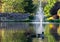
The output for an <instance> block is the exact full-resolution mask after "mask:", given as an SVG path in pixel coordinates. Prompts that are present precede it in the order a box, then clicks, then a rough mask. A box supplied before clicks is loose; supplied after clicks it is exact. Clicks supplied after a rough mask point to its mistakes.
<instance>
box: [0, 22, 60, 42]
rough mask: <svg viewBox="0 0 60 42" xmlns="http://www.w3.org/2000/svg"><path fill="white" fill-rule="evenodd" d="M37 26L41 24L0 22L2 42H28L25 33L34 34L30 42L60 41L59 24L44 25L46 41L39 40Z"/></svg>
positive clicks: (0, 39) (0, 40) (0, 38)
mask: <svg viewBox="0 0 60 42" xmlns="http://www.w3.org/2000/svg"><path fill="white" fill-rule="evenodd" d="M36 25H37V26H38V27H39V26H40V23H31V22H0V42H27V38H26V37H27V36H25V33H31V34H33V36H34V37H32V38H31V37H30V38H29V40H30V42H44V41H46V42H58V41H57V40H59V41H60V38H59V37H60V24H59V23H45V24H43V28H44V39H39V38H38V37H37V36H36V30H37V29H38V28H35V27H36ZM53 28H54V29H53ZM51 31H52V32H51ZM54 32H55V33H54ZM54 34H56V35H54ZM57 35H59V36H57ZM56 36H57V39H56ZM58 38H59V39H58Z"/></svg>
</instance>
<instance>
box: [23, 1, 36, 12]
mask: <svg viewBox="0 0 60 42" xmlns="http://www.w3.org/2000/svg"><path fill="white" fill-rule="evenodd" d="M24 4H25V6H24V10H25V12H27V13H33V12H34V11H35V9H36V6H35V5H34V4H33V1H32V0H24Z"/></svg>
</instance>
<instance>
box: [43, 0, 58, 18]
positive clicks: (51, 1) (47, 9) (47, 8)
mask: <svg viewBox="0 0 60 42" xmlns="http://www.w3.org/2000/svg"><path fill="white" fill-rule="evenodd" d="M56 1H57V0H47V4H46V6H45V7H44V12H45V16H46V17H47V16H50V9H51V8H52V7H53V6H54V3H56Z"/></svg>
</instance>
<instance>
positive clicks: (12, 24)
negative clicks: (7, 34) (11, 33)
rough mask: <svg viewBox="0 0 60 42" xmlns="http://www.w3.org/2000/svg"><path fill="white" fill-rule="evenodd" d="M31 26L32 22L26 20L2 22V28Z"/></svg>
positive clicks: (25, 27) (0, 23)
mask: <svg viewBox="0 0 60 42" xmlns="http://www.w3.org/2000/svg"><path fill="white" fill-rule="evenodd" d="M29 27H31V25H30V23H26V22H0V29H14V30H15V29H27V28H29Z"/></svg>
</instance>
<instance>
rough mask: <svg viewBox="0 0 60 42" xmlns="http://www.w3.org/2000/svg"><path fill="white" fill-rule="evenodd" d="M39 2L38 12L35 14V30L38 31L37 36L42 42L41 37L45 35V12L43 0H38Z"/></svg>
mask: <svg viewBox="0 0 60 42" xmlns="http://www.w3.org/2000/svg"><path fill="white" fill-rule="evenodd" d="M38 2H39V7H38V9H37V12H36V16H35V21H34V23H35V31H36V36H37V37H38V39H39V42H42V41H41V39H42V37H43V35H44V28H43V19H44V12H43V8H42V0H38Z"/></svg>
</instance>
